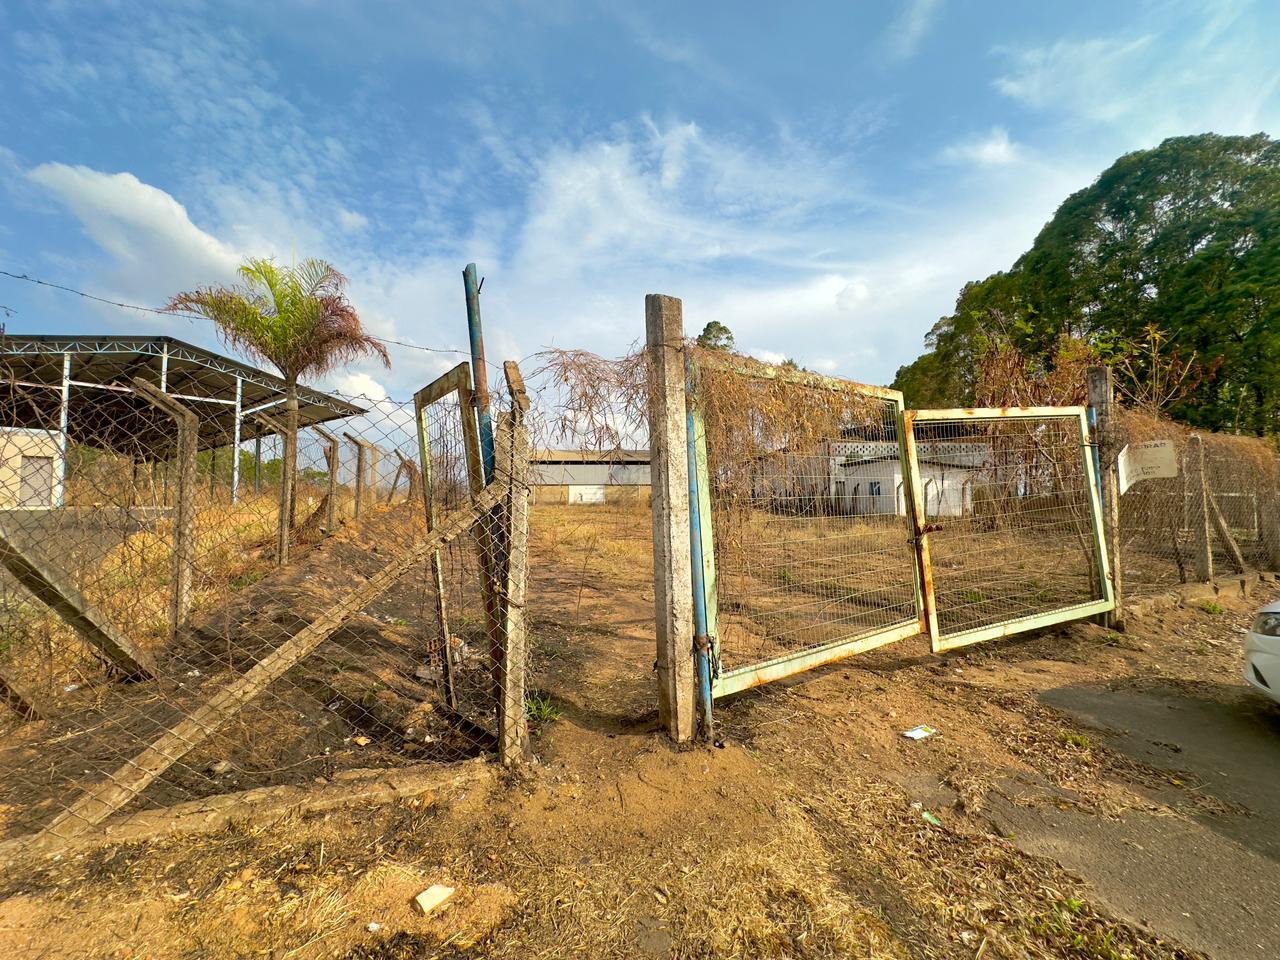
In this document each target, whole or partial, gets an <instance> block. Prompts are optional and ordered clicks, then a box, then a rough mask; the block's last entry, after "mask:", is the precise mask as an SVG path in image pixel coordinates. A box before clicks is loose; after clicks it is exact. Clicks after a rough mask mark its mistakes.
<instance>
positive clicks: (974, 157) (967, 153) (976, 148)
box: [942, 127, 1022, 167]
mask: <svg viewBox="0 0 1280 960" xmlns="http://www.w3.org/2000/svg"><path fill="white" fill-rule="evenodd" d="M1021 158H1022V148H1020V147H1019V146H1018V145H1017V144H1016V143H1014V142H1013V141H1012V140H1010V139H1009V131H1008V130H1006V129H1005V128H1004V127H992V128H991V130H989V131H988V132H987V133H985V134H982V135H981V136H978V137H970V138H968V139H965V140H961V141H960V142H958V143H953V144H951V145H950V146H948V147H946V148H945V149H944V150H943V151H942V159H943V160H945V161H947V162H949V163H971V164H976V165H978V166H980V167H1000V166H1004V165H1006V164H1010V163H1016V162H1017V161H1018V160H1020V159H1021Z"/></svg>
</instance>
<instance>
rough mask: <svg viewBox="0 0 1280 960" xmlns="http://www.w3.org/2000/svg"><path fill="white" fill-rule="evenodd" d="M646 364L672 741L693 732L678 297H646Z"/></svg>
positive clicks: (657, 582)
mask: <svg viewBox="0 0 1280 960" xmlns="http://www.w3.org/2000/svg"><path fill="white" fill-rule="evenodd" d="M644 312H645V352H646V354H647V359H648V367H649V371H648V372H649V446H650V458H651V468H650V469H651V472H652V491H653V497H652V508H653V602H654V615H655V620H656V627H657V639H658V716H659V719H660V721H661V723H662V724H663V725H664V726H665V727H666V728H667V732H668V733H669V734H670V735H671V737H672V738H673V739H675V740H677V741H684V740H688V739H690V738H691V737H692V736H693V719H694V718H693V712H694V711H693V682H694V681H693V673H694V670H693V587H692V583H693V571H692V566H691V563H692V560H691V558H690V555H689V460H688V431H687V426H686V408H685V368H684V354H685V351H684V319H683V314H682V307H681V303H680V301H679V300H677V299H676V298H674V297H666V296H662V295H661V294H655V293H651V294H649V295H648V296H646V297H645V298H644Z"/></svg>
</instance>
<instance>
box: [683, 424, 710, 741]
mask: <svg viewBox="0 0 1280 960" xmlns="http://www.w3.org/2000/svg"><path fill="white" fill-rule="evenodd" d="M686 417H687V421H686V423H687V427H688V429H687V433H688V435H689V440H688V458H689V556H690V566H691V567H692V568H693V660H694V666H695V668H696V670H697V675H698V714H699V726H700V727H701V733H702V736H703V738H704V739H707V740H710V739H711V735H712V726H711V704H712V696H711V638H710V637H709V636H708V634H707V590H706V583H705V580H704V578H703V566H702V511H701V509H700V508H699V498H698V447H697V440H696V435H695V432H694V421H693V410H692V409H690V410H689V412H688V413H687V414H686ZM707 522H708V523H709V522H710V518H709V517H708V518H707Z"/></svg>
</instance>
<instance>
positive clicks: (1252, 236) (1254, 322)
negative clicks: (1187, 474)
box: [895, 134, 1280, 434]
mask: <svg viewBox="0 0 1280 960" xmlns="http://www.w3.org/2000/svg"><path fill="white" fill-rule="evenodd" d="M997 328H1000V329H1001V330H1002V332H1003V333H1004V334H1005V335H1006V336H1007V339H1008V340H1009V342H1011V343H1012V344H1014V345H1015V346H1016V347H1017V348H1018V349H1019V350H1021V351H1022V352H1024V353H1026V354H1027V355H1028V356H1029V357H1033V358H1036V359H1037V360H1038V361H1043V362H1046V363H1051V362H1052V356H1053V352H1054V350H1055V344H1057V343H1058V342H1059V339H1060V338H1061V337H1062V336H1064V335H1065V336H1069V337H1078V338H1081V339H1083V340H1085V341H1086V342H1088V343H1089V344H1091V345H1092V346H1094V347H1095V349H1097V351H1098V352H1099V354H1100V355H1101V356H1104V357H1105V356H1108V355H1114V354H1116V353H1117V352H1119V353H1122V354H1123V353H1125V352H1131V351H1132V350H1135V349H1136V350H1141V349H1143V344H1145V343H1147V342H1148V340H1149V332H1150V331H1151V330H1152V329H1154V330H1156V331H1159V333H1160V335H1161V336H1162V337H1163V338H1164V342H1165V343H1166V344H1167V345H1168V349H1169V350H1172V351H1176V352H1177V353H1179V354H1180V355H1181V356H1182V357H1184V358H1188V357H1192V356H1195V357H1198V358H1199V360H1200V362H1202V363H1203V364H1204V365H1205V367H1206V369H1211V370H1213V371H1215V375H1214V376H1212V377H1208V376H1206V377H1203V378H1201V379H1200V381H1199V382H1197V384H1196V386H1195V389H1194V390H1192V391H1191V392H1190V393H1189V394H1188V395H1187V396H1186V397H1185V398H1183V399H1181V400H1179V401H1178V402H1177V403H1175V404H1174V406H1173V408H1172V411H1171V412H1173V413H1174V414H1175V415H1177V416H1179V417H1181V418H1183V419H1186V420H1189V421H1190V422H1192V423H1195V424H1197V425H1199V426H1204V427H1209V428H1212V429H1232V430H1242V431H1249V432H1252V433H1257V434H1263V433H1274V432H1277V430H1280V143H1277V142H1276V141H1274V140H1272V139H1271V138H1269V137H1267V136H1266V135H1264V134H1257V135H1254V136H1248V137H1224V136H1218V135H1216V134H1203V135H1200V136H1192V137H1176V138H1172V139H1169V140H1166V141H1165V142H1164V143H1162V144H1160V146H1158V147H1156V148H1154V149H1151V150H1142V151H1137V152H1135V153H1130V154H1126V155H1125V156H1123V157H1121V158H1120V159H1119V160H1117V161H1116V162H1115V163H1114V164H1112V165H1111V166H1110V167H1109V168H1107V170H1105V171H1103V173H1102V174H1101V175H1100V176H1099V177H1098V179H1097V180H1095V181H1094V182H1093V183H1092V184H1090V185H1089V186H1088V187H1086V188H1085V189H1083V190H1080V191H1079V192H1077V193H1075V194H1072V195H1071V196H1070V197H1068V198H1067V200H1066V201H1065V202H1064V203H1063V204H1062V206H1061V207H1059V208H1058V211H1057V212H1056V213H1055V214H1054V217H1053V219H1052V220H1050V221H1049V223H1047V224H1046V225H1045V227H1044V228H1043V229H1042V230H1041V231H1040V233H1039V235H1038V236H1037V237H1036V240H1035V243H1034V244H1033V245H1032V247H1031V249H1030V250H1028V251H1027V252H1026V253H1025V254H1023V255H1022V257H1020V258H1019V259H1018V261H1017V262H1016V263H1015V264H1014V265H1013V267H1012V268H1011V269H1010V270H1009V271H1007V272H1004V273H998V274H995V275H993V276H991V277H988V278H987V279H986V280H983V281H980V282H976V283H971V284H968V285H966V287H965V289H964V290H963V291H961V294H960V298H959V300H958V301H957V304H956V311H955V313H953V314H952V315H950V316H948V317H943V318H942V319H941V320H940V321H939V322H938V324H936V325H935V326H934V328H933V329H932V330H931V331H930V333H929V335H928V337H927V338H926V345H927V347H928V352H927V353H926V354H925V356H924V357H921V358H920V359H919V360H917V361H916V362H915V363H913V364H911V365H909V366H907V367H904V368H902V369H901V370H900V371H899V374H898V378H897V380H895V383H897V384H898V386H899V388H900V389H902V390H903V392H904V393H907V394H908V396H909V397H911V396H912V392H913V391H914V392H916V393H917V394H919V393H922V392H927V391H934V392H935V402H936V393H945V394H947V398H946V402H947V403H948V404H955V403H969V402H972V386H973V372H974V371H975V370H976V369H977V364H976V363H975V360H976V359H978V358H980V357H981V356H982V355H983V353H984V351H985V350H987V349H989V340H990V336H991V333H992V331H993V330H994V329H997ZM926 357H927V358H929V359H926ZM1122 386H1123V385H1122ZM913 402H915V401H914V400H913Z"/></svg>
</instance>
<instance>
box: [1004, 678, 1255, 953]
mask: <svg viewBox="0 0 1280 960" xmlns="http://www.w3.org/2000/svg"><path fill="white" fill-rule="evenodd" d="M1042 700H1043V701H1044V702H1045V703H1046V704H1047V705H1049V706H1052V707H1054V708H1056V709H1058V710H1062V711H1064V712H1065V713H1068V714H1070V715H1072V716H1074V717H1076V718H1077V719H1079V720H1080V721H1081V722H1082V723H1084V724H1087V725H1089V726H1094V727H1100V728H1104V729H1105V730H1107V731H1108V732H1107V733H1106V734H1104V736H1103V739H1104V741H1105V742H1106V743H1107V745H1108V746H1110V747H1111V748H1112V749H1115V750H1117V751H1120V752H1122V753H1125V754H1127V755H1129V756H1130V757H1132V758H1134V759H1136V760H1140V761H1142V762H1143V763H1145V764H1148V765H1149V766H1152V767H1156V768H1159V769H1164V770H1169V771H1182V772H1185V773H1188V774H1191V775H1192V776H1191V777H1190V778H1188V780H1187V782H1188V783H1189V786H1188V787H1187V788H1184V789H1181V790H1179V789H1178V788H1177V787H1173V786H1170V787H1169V788H1168V789H1167V790H1164V789H1160V790H1148V791H1147V792H1149V793H1150V794H1151V796H1152V798H1153V799H1158V800H1161V801H1162V802H1164V803H1167V804H1169V805H1170V806H1171V807H1173V808H1174V809H1176V810H1177V811H1178V814H1177V815H1176V816H1168V815H1155V814H1152V813H1147V812H1142V811H1129V812H1127V813H1125V814H1123V815H1122V816H1121V817H1120V818H1119V819H1115V820H1110V819H1104V818H1102V817H1098V816H1096V815H1091V814H1088V813H1082V812H1079V811H1076V810H1071V809H1068V810H1060V809H1057V808H1055V807H1046V806H1044V805H1039V806H1032V807H1026V806H1020V805H1014V804H1013V803H1010V802H1008V801H1003V800H998V801H997V802H995V803H994V804H993V805H992V806H991V808H990V809H989V813H990V814H991V815H992V817H993V819H995V821H996V822H997V824H998V825H999V826H1000V827H1001V829H1002V830H1004V831H1005V832H1007V833H1011V834H1012V835H1013V836H1014V837H1015V842H1016V843H1018V844H1019V846H1021V847H1023V848H1024V849H1026V850H1027V851H1029V852H1031V853H1035V854H1040V855H1044V856H1049V857H1052V858H1054V859H1055V860H1057V861H1058V862H1060V863H1061V864H1062V865H1063V866H1065V867H1066V868H1068V869H1069V870H1072V871H1073V872H1075V873H1078V874H1079V875H1081V876H1082V877H1083V878H1084V879H1085V880H1086V881H1087V882H1088V883H1089V884H1090V885H1092V886H1093V888H1094V889H1095V890H1096V891H1097V892H1098V894H1099V896H1100V898H1101V899H1102V900H1103V901H1105V902H1106V903H1107V905H1108V906H1109V907H1110V908H1111V909H1112V910H1114V911H1115V912H1117V913H1120V914H1123V915H1125V916H1126V917H1128V918H1130V919H1132V920H1134V921H1137V922H1139V923H1143V924H1146V925H1150V926H1151V927H1152V928H1154V929H1155V930H1157V931H1159V932H1160V933H1162V934H1168V935H1172V936H1175V937H1177V938H1178V939H1179V940H1181V941H1183V942H1184V943H1185V944H1187V945H1188V946H1191V947H1195V948H1197V949H1199V950H1202V951H1204V952H1205V953H1207V954H1209V955H1210V956H1212V957H1215V958H1221V960H1254V958H1257V960H1263V958H1267V960H1272V958H1274V957H1276V956H1277V955H1280V707H1276V706H1273V705H1272V704H1270V703H1269V702H1268V701H1267V700H1265V699H1263V698H1262V697H1260V696H1257V695H1255V694H1254V693H1253V692H1252V691H1250V690H1248V689H1247V688H1245V687H1244V686H1243V685H1241V686H1239V687H1236V686H1231V687H1226V686H1222V685H1215V684H1205V685H1203V686H1201V687H1198V688H1192V689H1191V691H1190V692H1188V691H1184V690H1181V689H1178V688H1176V687H1172V686H1170V687H1168V688H1166V687H1155V688H1146V689H1134V688H1126V687H1124V686H1120V687H1118V688H1116V689H1109V688H1107V687H1104V686H1093V685H1081V686H1069V687H1060V688H1056V689H1052V690H1049V691H1047V692H1045V693H1044V694H1043V695H1042ZM1192 791H1198V792H1199V793H1200V794H1201V795H1202V797H1203V798H1204V800H1203V801H1202V802H1190V801H1194V800H1195V797H1194V796H1192V795H1191V792H1192Z"/></svg>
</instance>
